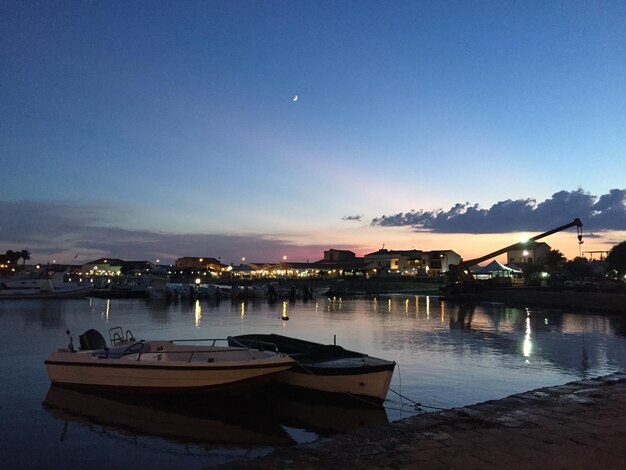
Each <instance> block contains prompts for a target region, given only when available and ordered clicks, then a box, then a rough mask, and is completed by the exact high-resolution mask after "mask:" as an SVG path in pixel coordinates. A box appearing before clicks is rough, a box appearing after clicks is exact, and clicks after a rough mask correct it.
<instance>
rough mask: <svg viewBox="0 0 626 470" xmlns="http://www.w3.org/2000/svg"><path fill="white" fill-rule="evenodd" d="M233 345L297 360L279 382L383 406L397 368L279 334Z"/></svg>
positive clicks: (234, 339)
mask: <svg viewBox="0 0 626 470" xmlns="http://www.w3.org/2000/svg"><path fill="white" fill-rule="evenodd" d="M228 342H229V344H230V345H231V346H247V347H254V348H261V349H269V350H272V351H277V352H281V353H284V354H288V355H289V356H290V357H291V358H292V359H294V360H295V361H296V364H295V365H294V367H292V368H291V369H289V370H287V371H285V372H283V373H281V374H278V375H276V377H275V379H276V381H277V382H279V383H282V384H285V385H290V386H293V387H298V388H301V389H307V390H311V391H315V392H324V393H331V394H335V395H350V396H357V397H360V398H362V399H364V400H365V401H370V402H373V403H379V402H382V401H384V400H385V398H386V397H387V392H388V391H389V384H390V383H391V378H392V376H393V370H394V368H395V366H396V363H395V362H394V361H388V360H386V359H379V358H376V357H371V356H368V355H367V354H363V353H360V352H355V351H348V350H346V349H344V348H342V347H341V346H337V345H334V344H329V345H325V344H319V343H313V342H311V341H305V340H302V339H297V338H290V337H287V336H281V335H277V334H248V335H239V336H232V337H229V338H228Z"/></svg>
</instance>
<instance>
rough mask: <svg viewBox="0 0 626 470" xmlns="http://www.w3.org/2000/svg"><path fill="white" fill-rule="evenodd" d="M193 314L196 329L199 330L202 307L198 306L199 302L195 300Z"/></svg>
mask: <svg viewBox="0 0 626 470" xmlns="http://www.w3.org/2000/svg"><path fill="white" fill-rule="evenodd" d="M193 313H194V318H195V323H196V328H200V322H201V321H202V306H201V305H200V301H199V300H196V303H195V305H194V309H193Z"/></svg>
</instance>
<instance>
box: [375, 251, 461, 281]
mask: <svg viewBox="0 0 626 470" xmlns="http://www.w3.org/2000/svg"><path fill="white" fill-rule="evenodd" d="M364 259H365V262H366V263H367V265H368V267H373V266H376V267H377V269H378V270H379V271H380V272H384V273H387V274H401V275H412V276H422V277H437V276H439V275H440V274H443V273H445V272H448V271H449V270H450V265H451V264H459V263H460V262H461V257H460V256H459V254H458V253H456V252H455V251H453V250H434V251H422V250H387V249H385V248H382V249H380V250H378V251H375V252H374V253H368V254H366V255H365V257H364Z"/></svg>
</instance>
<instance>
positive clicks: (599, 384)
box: [227, 372, 626, 470]
mask: <svg viewBox="0 0 626 470" xmlns="http://www.w3.org/2000/svg"><path fill="white" fill-rule="evenodd" d="M227 466H228V468H230V469H233V468H246V469H250V468H256V469H298V470H304V469H318V468H323V469H371V468H390V469H391V468H393V469H396V468H406V469H409V468H410V469H416V468H419V469H420V470H421V469H485V468H486V469H491V468H493V469H495V468H498V469H500V468H508V469H525V468H533V469H537V468H539V469H551V470H553V469H595V468H601V469H605V470H608V469H622V468H626V373H624V372H621V373H616V374H613V375H610V376H606V377H600V378H596V379H589V380H582V381H577V382H572V383H569V384H566V385H562V386H556V387H547V388H542V389H538V390H533V391H530V392H525V393H520V394H517V395H512V396H510V397H507V398H504V399H501V400H493V401H488V402H484V403H480V404H476V405H472V406H466V407H464V408H456V409H451V410H446V411H439V412H434V413H426V414H421V415H417V416H413V417H410V418H407V419H404V420H401V421H397V422H393V423H391V424H389V425H387V426H384V427H378V428H366V429H360V430H358V431H355V432H352V433H348V434H343V435H339V436H336V437H334V438H330V439H322V440H319V441H316V442H314V443H311V444H306V445H299V446H295V447H289V448H281V449H277V450H276V451H274V452H273V453H272V454H270V455H268V456H265V457H261V458H257V459H253V460H241V461H236V462H231V463H229V464H228V465H227Z"/></svg>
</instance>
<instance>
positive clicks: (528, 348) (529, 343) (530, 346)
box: [523, 311, 533, 357]
mask: <svg viewBox="0 0 626 470" xmlns="http://www.w3.org/2000/svg"><path fill="white" fill-rule="evenodd" d="M530 334H531V328H530V312H529V311H527V313H526V336H524V347H523V354H524V357H529V356H530V353H531V352H532V350H533V343H532V341H531V339H530Z"/></svg>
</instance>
